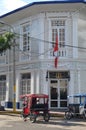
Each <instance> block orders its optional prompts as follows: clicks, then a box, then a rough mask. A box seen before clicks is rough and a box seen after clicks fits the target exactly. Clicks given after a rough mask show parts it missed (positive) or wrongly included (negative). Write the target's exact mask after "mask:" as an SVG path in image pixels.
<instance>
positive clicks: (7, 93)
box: [5, 72, 9, 102]
mask: <svg viewBox="0 0 86 130" xmlns="http://www.w3.org/2000/svg"><path fill="white" fill-rule="evenodd" d="M6 78H7V81H6V99H5V101H6V102H8V101H9V72H8V74H7V76H6Z"/></svg>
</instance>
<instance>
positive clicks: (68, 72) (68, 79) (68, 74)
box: [68, 72, 70, 81]
mask: <svg viewBox="0 0 86 130" xmlns="http://www.w3.org/2000/svg"><path fill="white" fill-rule="evenodd" d="M68 81H70V72H68Z"/></svg>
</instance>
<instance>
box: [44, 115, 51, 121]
mask: <svg viewBox="0 0 86 130" xmlns="http://www.w3.org/2000/svg"><path fill="white" fill-rule="evenodd" d="M49 119H50V114H49V113H44V120H45V122H48V121H49Z"/></svg>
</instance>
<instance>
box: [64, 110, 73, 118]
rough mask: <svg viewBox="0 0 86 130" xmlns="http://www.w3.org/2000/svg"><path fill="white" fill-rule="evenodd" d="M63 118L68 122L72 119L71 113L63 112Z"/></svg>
mask: <svg viewBox="0 0 86 130" xmlns="http://www.w3.org/2000/svg"><path fill="white" fill-rule="evenodd" d="M65 118H66V119H68V120H70V119H71V118H72V113H71V112H69V111H67V112H65Z"/></svg>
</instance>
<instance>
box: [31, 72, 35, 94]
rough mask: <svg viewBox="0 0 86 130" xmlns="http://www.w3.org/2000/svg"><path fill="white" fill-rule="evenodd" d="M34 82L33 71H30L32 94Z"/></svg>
mask: <svg viewBox="0 0 86 130" xmlns="http://www.w3.org/2000/svg"><path fill="white" fill-rule="evenodd" d="M34 82H35V76H34V72H33V71H32V72H31V93H32V94H33V93H35V90H34V89H35V88H34V86H35V85H34Z"/></svg>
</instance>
